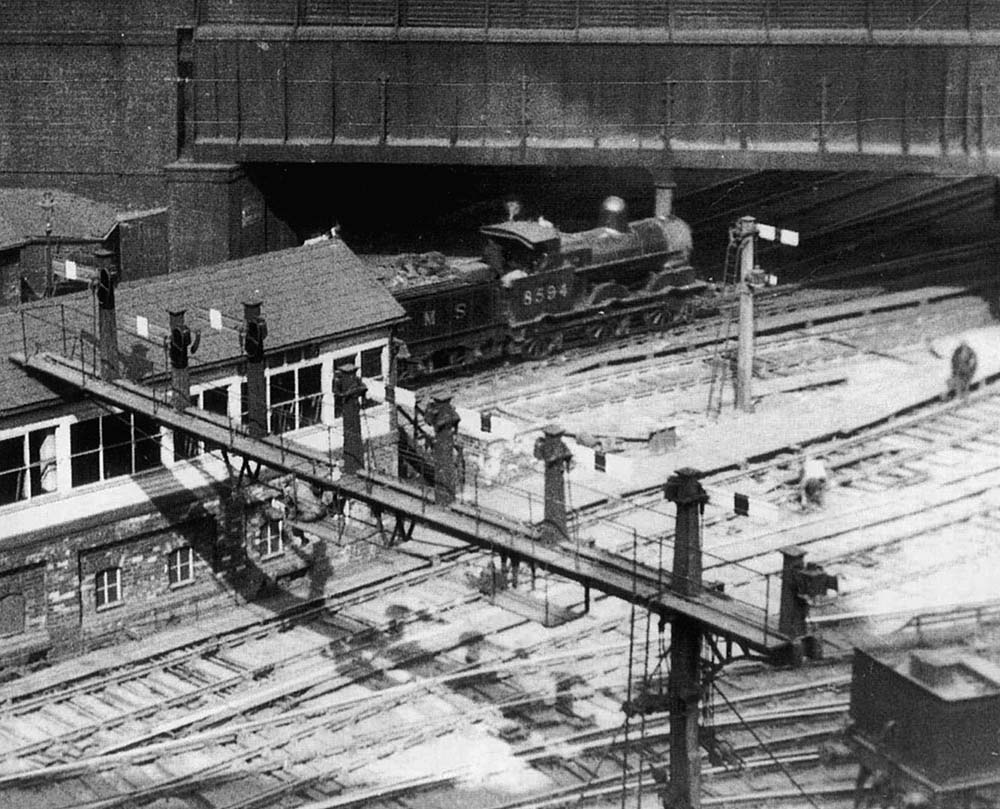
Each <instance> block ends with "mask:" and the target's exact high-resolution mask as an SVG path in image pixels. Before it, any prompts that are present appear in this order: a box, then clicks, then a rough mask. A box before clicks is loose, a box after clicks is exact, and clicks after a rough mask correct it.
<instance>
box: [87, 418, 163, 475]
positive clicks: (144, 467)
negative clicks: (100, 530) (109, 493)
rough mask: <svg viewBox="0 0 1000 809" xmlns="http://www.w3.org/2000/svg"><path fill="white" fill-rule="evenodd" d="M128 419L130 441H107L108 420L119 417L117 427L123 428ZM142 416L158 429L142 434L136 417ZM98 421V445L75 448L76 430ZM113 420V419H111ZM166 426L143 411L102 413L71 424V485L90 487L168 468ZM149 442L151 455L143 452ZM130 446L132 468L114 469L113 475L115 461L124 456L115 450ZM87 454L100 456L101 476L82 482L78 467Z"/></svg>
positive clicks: (98, 462) (129, 457)
mask: <svg viewBox="0 0 1000 809" xmlns="http://www.w3.org/2000/svg"><path fill="white" fill-rule="evenodd" d="M125 416H127V418H128V425H127V430H128V435H129V441H128V442H125V441H117V442H116V443H114V444H108V443H106V438H107V437H108V435H107V433H108V432H109V431H108V430H107V429H106V427H105V423H106V420H108V419H117V420H118V421H119V423H118V424H116V425H115V426H116V428H119V429H120V428H121V427H122V425H121V423H120V422H121V421H122V420H123V417H125ZM137 418H139V419H141V420H143V421H148V422H149V423H150V424H151V425H152V426H153V427H154V428H155V430H154V432H150V433H146V432H142V434H141V437H139V432H137V430H141V426H140V427H137V425H136V419H137ZM94 421H96V422H97V445H96V447H94V448H92V449H91V448H87V449H83V450H82V451H74V448H73V441H74V432H76V431H78V430H80V429H81V427H82V425H86V424H88V423H90V422H94ZM109 423H110V422H109ZM163 432H164V431H163V425H162V424H160V423H159V422H157V421H155V420H153V419H147V418H146V417H145V416H142V415H141V414H136V413H131V412H125V411H116V412H113V413H102V414H99V415H97V416H93V417H91V418H88V419H78V420H76V421H74V422H72V423H71V424H70V425H69V463H70V487H71V488H74V489H78V488H80V487H81V486H89V485H91V484H94V483H103V482H107V481H111V480H117V479H118V478H123V477H133V476H135V475H139V474H142V473H143V472H150V471H154V470H157V469H162V468H163V467H164V463H163ZM145 444H148V445H149V446H150V448H151V449H152V452H151V453H150V454H149V456H148V458H147V457H146V456H145V455H144V454H143V445H145ZM126 446H127V447H128V467H127V470H126V471H114V473H113V474H109V467H111V468H112V469H115V464H116V463H120V461H121V458H118V457H116V456H115V455H113V454H112V453H114V452H115V451H121V450H122V448H124V447H126ZM86 457H96V459H97V477H96V478H94V479H89V480H85V481H82V482H77V471H76V469H75V468H74V467H75V466H76V465H77V463H79V460H78V459H81V458H86ZM88 477H89V476H88Z"/></svg>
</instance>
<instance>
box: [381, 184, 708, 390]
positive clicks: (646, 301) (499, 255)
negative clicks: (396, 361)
mask: <svg viewBox="0 0 1000 809" xmlns="http://www.w3.org/2000/svg"><path fill="white" fill-rule="evenodd" d="M480 232H481V233H482V235H483V236H484V237H485V239H486V247H485V250H484V252H483V257H482V259H467V260H460V261H453V262H450V263H448V265H447V266H446V267H441V268H439V269H438V270H437V271H434V272H431V273H429V274H426V275H421V274H413V273H409V274H408V275H406V276H397V277H396V278H394V279H392V280H390V282H389V285H390V288H391V289H392V291H393V294H394V295H395V296H396V298H397V300H398V301H399V302H400V304H401V305H402V306H403V308H404V309H405V310H406V312H407V314H408V315H409V317H410V319H409V322H408V323H406V324H405V325H404V326H403V328H402V331H401V334H400V337H401V339H402V340H403V342H404V343H405V344H406V346H407V350H408V353H409V361H408V362H407V363H404V365H403V367H401V372H402V374H403V375H404V376H411V377H412V376H419V375H421V374H425V373H428V372H431V371H436V370H440V369H443V368H451V367H456V366H461V365H463V364H467V363H471V362H475V361H479V360H484V359H490V358H496V357H501V356H511V357H517V356H521V357H526V358H532V359H534V358H539V357H543V356H546V355H548V354H550V353H552V352H554V351H558V350H560V349H561V348H563V347H567V346H570V345H578V344H586V343H596V342H599V341H601V340H603V339H606V338H608V337H610V336H612V335H615V336H624V335H627V334H629V333H632V332H635V331H640V330H643V331H648V330H657V329H664V328H666V327H668V326H669V325H671V324H672V323H675V322H677V321H679V320H686V319H688V318H689V317H691V316H692V315H693V314H695V313H696V311H697V310H698V308H699V306H700V303H699V302H700V299H702V298H703V297H704V296H705V294H706V293H707V292H708V289H709V286H708V285H707V284H706V283H704V282H703V281H700V280H698V279H697V278H696V277H695V274H694V270H693V269H692V267H691V265H690V258H691V250H692V243H691V230H690V228H689V227H688V225H687V224H686V223H685V222H684V221H682V220H681V219H678V218H677V217H672V216H671V217H652V218H649V219H640V220H638V221H634V222H629V221H628V220H627V216H626V209H625V203H624V202H623V201H622V200H621V199H620V198H618V197H609V198H608V199H606V200H605V201H604V203H603V204H602V206H601V214H600V219H599V223H598V226H597V227H596V228H593V229H591V230H586V231H582V232H578V233H562V232H560V231H559V230H558V229H557V228H556V227H555V226H554V225H553V224H552V223H550V222H547V221H546V220H544V219H538V220H534V221H521V220H511V221H507V222H502V223H500V224H495V225H489V226H487V227H484V228H482V229H481V231H480Z"/></svg>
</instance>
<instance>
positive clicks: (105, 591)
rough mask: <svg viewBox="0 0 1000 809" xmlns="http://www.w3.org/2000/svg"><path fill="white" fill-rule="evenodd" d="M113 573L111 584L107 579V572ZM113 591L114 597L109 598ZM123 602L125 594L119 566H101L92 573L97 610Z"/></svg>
mask: <svg viewBox="0 0 1000 809" xmlns="http://www.w3.org/2000/svg"><path fill="white" fill-rule="evenodd" d="M111 573H113V574H114V583H113V586H112V584H111V582H110V581H109V574H111ZM111 593H113V595H114V598H109V594H111ZM124 602H125V594H124V591H123V590H122V569H121V567H105V568H101V569H100V570H98V571H97V572H96V573H95V574H94V605H95V607H96V609H97V611H98V612H101V611H103V610H109V609H113V608H114V607H119V606H121V605H122V604H123V603H124Z"/></svg>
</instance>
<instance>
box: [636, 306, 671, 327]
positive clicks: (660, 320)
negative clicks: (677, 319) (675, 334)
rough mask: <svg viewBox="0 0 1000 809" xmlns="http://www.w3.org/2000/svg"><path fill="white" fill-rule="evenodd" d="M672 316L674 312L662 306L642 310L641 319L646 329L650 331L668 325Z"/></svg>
mask: <svg viewBox="0 0 1000 809" xmlns="http://www.w3.org/2000/svg"><path fill="white" fill-rule="evenodd" d="M673 317H674V313H673V312H672V311H671V310H670V309H669V308H667V307H666V306H664V307H663V308H662V309H652V310H650V311H648V312H644V313H643V315H642V320H643V323H645V325H646V328H647V329H650V330H651V331H662V330H663V329H665V328H667V327H668V326H669V325H670V322H671V321H672V320H673Z"/></svg>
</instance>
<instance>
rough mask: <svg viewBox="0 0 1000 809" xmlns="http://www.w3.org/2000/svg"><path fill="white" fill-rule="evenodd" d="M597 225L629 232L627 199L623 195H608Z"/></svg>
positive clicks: (602, 205) (620, 231)
mask: <svg viewBox="0 0 1000 809" xmlns="http://www.w3.org/2000/svg"><path fill="white" fill-rule="evenodd" d="M597 225H598V227H602V228H610V229H611V230H617V231H618V232H619V233H626V232H628V211H627V210H626V208H625V200H623V199H622V198H621V197H608V198H607V199H606V200H604V202H602V203H601V215H600V218H599V219H598V222H597Z"/></svg>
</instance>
